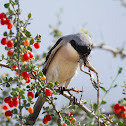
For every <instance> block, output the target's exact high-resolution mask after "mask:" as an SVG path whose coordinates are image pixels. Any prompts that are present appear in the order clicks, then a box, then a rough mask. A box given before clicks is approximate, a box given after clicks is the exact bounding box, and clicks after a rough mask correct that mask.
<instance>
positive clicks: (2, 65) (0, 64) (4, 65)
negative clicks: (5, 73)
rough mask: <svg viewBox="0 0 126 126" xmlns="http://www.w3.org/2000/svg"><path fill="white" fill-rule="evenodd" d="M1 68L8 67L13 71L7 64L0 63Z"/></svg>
mask: <svg viewBox="0 0 126 126" xmlns="http://www.w3.org/2000/svg"><path fill="white" fill-rule="evenodd" d="M0 66H1V67H6V68H9V69H11V68H10V67H9V65H7V64H5V63H2V62H0Z"/></svg>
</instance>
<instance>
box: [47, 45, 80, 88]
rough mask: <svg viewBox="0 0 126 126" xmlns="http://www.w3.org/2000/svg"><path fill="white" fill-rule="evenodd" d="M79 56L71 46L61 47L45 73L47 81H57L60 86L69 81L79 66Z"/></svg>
mask: <svg viewBox="0 0 126 126" xmlns="http://www.w3.org/2000/svg"><path fill="white" fill-rule="evenodd" d="M78 61H79V54H78V53H77V52H76V50H74V48H73V47H72V46H71V44H69V43H68V44H66V45H65V46H62V47H61V48H60V49H59V50H58V51H57V53H56V54H55V56H54V58H53V60H52V61H51V63H50V65H49V67H48V70H47V72H46V77H47V80H48V81H50V82H55V81H59V83H60V85H62V86H63V85H64V84H65V82H66V81H67V80H69V79H71V78H72V77H73V76H74V74H75V72H76V69H77V67H78V65H79V62H78Z"/></svg>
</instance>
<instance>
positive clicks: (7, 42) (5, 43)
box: [1, 38, 14, 56]
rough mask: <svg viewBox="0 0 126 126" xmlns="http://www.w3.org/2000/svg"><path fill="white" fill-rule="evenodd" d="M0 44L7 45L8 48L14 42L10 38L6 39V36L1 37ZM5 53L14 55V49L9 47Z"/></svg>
mask: <svg viewBox="0 0 126 126" xmlns="http://www.w3.org/2000/svg"><path fill="white" fill-rule="evenodd" d="M1 44H2V45H7V47H8V48H12V47H13V45H14V43H13V41H12V40H7V38H2V39H1ZM7 55H8V56H12V55H14V51H13V50H12V49H10V50H9V51H8V52H7Z"/></svg>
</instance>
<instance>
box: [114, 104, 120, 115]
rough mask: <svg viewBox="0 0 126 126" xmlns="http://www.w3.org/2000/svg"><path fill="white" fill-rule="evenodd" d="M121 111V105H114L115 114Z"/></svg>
mask: <svg viewBox="0 0 126 126" xmlns="http://www.w3.org/2000/svg"><path fill="white" fill-rule="evenodd" d="M120 111H121V109H120V105H119V104H115V105H114V112H115V113H116V114H118V113H119V112H120Z"/></svg>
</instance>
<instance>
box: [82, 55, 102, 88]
mask: <svg viewBox="0 0 126 126" xmlns="http://www.w3.org/2000/svg"><path fill="white" fill-rule="evenodd" d="M84 67H87V68H88V69H89V71H86V70H84ZM80 70H81V71H82V72H84V73H86V74H88V75H89V76H90V80H91V83H92V85H93V87H94V88H95V89H96V90H98V88H99V87H100V86H99V75H98V72H97V71H96V70H95V68H94V67H93V66H92V65H91V63H90V61H89V57H84V58H81V59H80ZM90 71H93V72H94V73H95V74H96V77H97V81H95V79H94V76H93V74H92V73H91V72H90Z"/></svg>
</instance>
